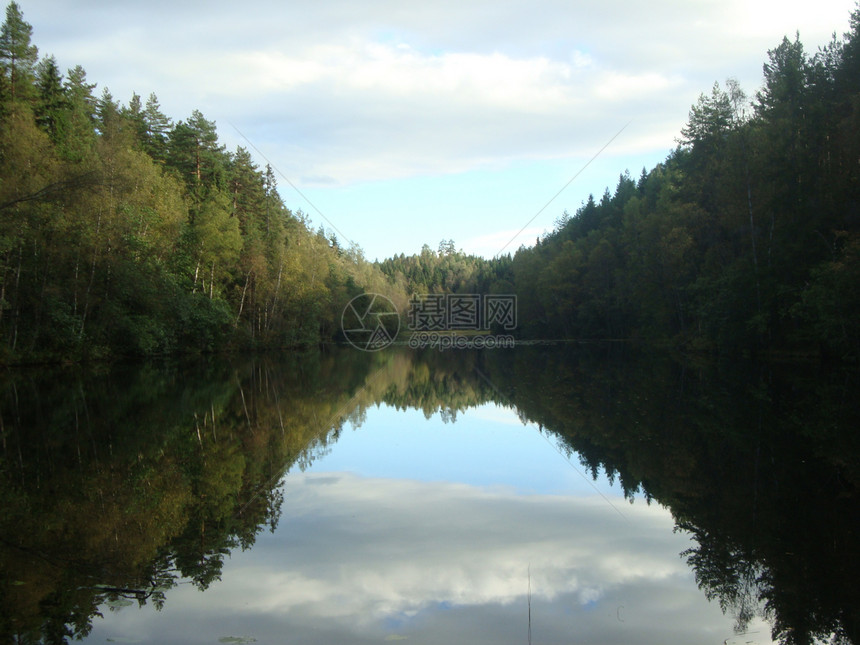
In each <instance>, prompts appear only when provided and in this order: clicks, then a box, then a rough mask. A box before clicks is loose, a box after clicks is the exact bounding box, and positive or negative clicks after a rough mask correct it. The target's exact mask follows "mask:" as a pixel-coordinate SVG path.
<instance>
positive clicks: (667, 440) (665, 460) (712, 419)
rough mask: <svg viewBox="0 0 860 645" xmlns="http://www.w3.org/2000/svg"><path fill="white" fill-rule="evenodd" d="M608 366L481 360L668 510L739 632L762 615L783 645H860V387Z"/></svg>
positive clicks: (791, 372)
mask: <svg viewBox="0 0 860 645" xmlns="http://www.w3.org/2000/svg"><path fill="white" fill-rule="evenodd" d="M615 353H618V354H619V355H618V356H614V355H613V352H610V351H597V352H590V353H589V352H583V351H578V352H575V353H573V352H567V353H563V352H562V353H560V352H559V350H558V348H554V349H553V350H552V351H542V350H538V349H535V350H533V351H531V350H518V351H517V352H516V354H504V353H500V352H497V353H494V354H490V353H488V360H489V365H488V369H489V372H488V373H489V374H491V376H492V379H493V381H494V383H496V385H497V386H498V387H499V388H500V391H501V392H502V393H504V396H509V397H510V401H511V402H513V403H514V404H515V405H516V406H517V408H518V409H519V411H520V412H521V413H523V414H524V415H525V416H527V417H528V418H529V419H531V420H533V421H536V422H538V423H540V424H541V425H542V426H543V427H545V428H548V429H550V430H551V431H553V432H555V433H556V434H557V435H558V436H559V437H560V438H561V439H562V440H563V441H564V442H565V443H566V444H567V445H568V446H570V447H571V448H572V449H574V450H576V451H577V452H578V453H579V455H580V457H581V460H582V462H583V465H584V466H585V467H587V468H588V469H589V470H590V471H591V472H592V473H597V472H598V471H599V470H605V471H606V472H607V473H608V474H609V476H610V477H615V478H617V479H618V480H619V481H620V482H621V484H622V486H623V487H624V490H625V492H626V494H627V495H628V496H630V497H631V499H632V496H633V495H635V494H636V493H637V492H642V493H644V495H645V496H646V498H649V499H650V498H654V499H656V500H657V501H659V502H660V503H662V504H665V505H666V506H668V507H669V508H670V509H671V510H672V513H673V515H674V517H675V519H676V523H677V525H678V527H679V528H680V529H683V530H685V531H688V532H690V533H691V534H692V536H693V537H694V539H695V540H696V542H697V546H696V547H694V548H693V549H691V550H690V551H688V552H687V553H686V554H685V555H686V556H687V559H688V562H689V564H690V565H691V566H692V567H693V569H694V570H695V572H696V576H697V580H698V582H699V585H700V587H701V588H702V589H703V591H704V592H705V593H706V594H707V595H708V596H709V597H710V598H714V599H716V600H718V601H719V602H720V604H721V605H722V606H723V607H724V609H726V610H729V611H731V612H732V613H733V614H734V615H735V617H736V618H737V623H738V628H739V630H741V631H742V630H743V628H744V626H745V625H746V624H747V623H748V621H749V620H750V618H752V616H753V615H754V614H755V613H756V612H760V613H763V614H764V615H765V616H766V617H768V618H769V619H770V620H771V622H772V625H773V631H774V636H775V638H779V639H780V640H781V641H783V642H786V643H809V642H813V641H814V640H815V639H821V638H830V637H831V636H832V637H833V638H835V639H837V640H839V639H843V640H845V641H850V642H860V631H858V619H860V610H858V607H860V603H858V600H860V598H858V592H857V589H856V580H857V579H860V571H858V558H857V556H858V555H860V554H858V539H857V532H856V527H857V526H860V512H858V504H857V488H858V483H860V476H858V475H860V473H858V465H860V459H858V454H860V445H858V437H857V434H856V428H857V427H858V421H860V419H858V410H857V407H856V403H855V402H854V400H853V397H854V396H855V395H856V392H857V391H860V390H858V382H857V381H858V377H857V375H856V374H849V375H846V374H844V373H843V374H838V375H837V374H829V373H827V372H825V371H823V370H822V371H821V372H820V373H816V372H817V370H814V369H811V368H810V367H809V366H801V367H800V368H795V369H790V368H788V367H785V366H777V365H774V366H766V367H762V366H752V365H740V366H735V367H734V368H724V369H722V370H719V369H716V368H711V367H702V366H699V367H691V366H686V367H683V366H679V365H676V364H675V363H673V362H672V361H670V360H668V359H660V358H656V357H653V356H647V357H640V356H630V355H629V354H630V352H629V351H624V352H622V351H621V350H617V351H616V352H615ZM623 353H626V354H628V355H627V356H624V355H621V354H623Z"/></svg>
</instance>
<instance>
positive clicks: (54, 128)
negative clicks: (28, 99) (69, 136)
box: [35, 56, 69, 143]
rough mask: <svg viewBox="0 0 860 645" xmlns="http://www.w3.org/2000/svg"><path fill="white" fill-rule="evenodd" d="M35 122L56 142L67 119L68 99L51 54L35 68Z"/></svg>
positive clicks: (61, 77)
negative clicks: (36, 93)
mask: <svg viewBox="0 0 860 645" xmlns="http://www.w3.org/2000/svg"><path fill="white" fill-rule="evenodd" d="M36 89H37V91H38V96H37V99H36V110H35V115H36V123H37V124H38V125H39V127H40V128H42V129H43V130H44V131H45V132H47V133H48V136H50V137H51V140H52V141H53V142H54V143H57V142H58V141H59V140H60V138H61V136H62V132H63V130H64V126H65V123H66V121H67V120H68V110H69V101H68V98H67V97H66V90H65V88H64V87H63V75H62V74H61V73H60V70H59V68H58V67H57V61H56V59H55V58H54V57H53V56H49V57H48V58H44V59H42V60H41V61H40V62H39V66H38V68H37V70H36Z"/></svg>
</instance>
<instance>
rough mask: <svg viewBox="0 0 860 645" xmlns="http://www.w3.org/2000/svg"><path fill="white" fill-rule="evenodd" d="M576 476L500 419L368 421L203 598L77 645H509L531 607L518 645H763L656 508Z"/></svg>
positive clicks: (119, 620) (290, 488)
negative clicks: (726, 605)
mask: <svg viewBox="0 0 860 645" xmlns="http://www.w3.org/2000/svg"><path fill="white" fill-rule="evenodd" d="M576 463H578V462H577V459H576V457H575V455H574V457H573V464H576ZM575 470H576V468H575V467H573V466H572V464H571V463H570V462H568V461H567V459H566V458H565V457H564V456H562V455H560V454H559V453H558V452H557V450H556V448H555V446H554V445H553V444H552V443H551V442H548V441H546V438H545V437H543V436H542V435H541V434H540V433H539V432H538V430H537V428H536V427H535V426H534V425H533V424H527V425H524V424H523V423H522V422H521V421H520V420H519V419H518V417H517V415H516V412H515V411H514V410H511V409H505V408H502V407H498V406H496V405H494V404H488V405H484V406H480V407H478V408H473V409H469V410H467V411H465V412H463V413H461V414H459V415H458V416H457V420H456V422H453V423H445V422H443V421H442V418H441V415H440V414H438V413H437V414H435V415H432V416H431V417H430V418H429V419H428V418H425V416H424V414H423V413H422V412H421V411H418V410H406V411H397V410H394V409H393V408H389V407H387V406H379V407H376V408H371V409H369V410H368V412H367V414H366V418H365V420H364V422H363V423H362V424H361V425H360V426H359V427H357V428H352V429H351V430H346V431H345V432H343V433H342V434H341V436H340V438H339V440H338V441H337V442H336V443H335V444H334V445H332V446H331V452H330V453H328V454H326V455H325V456H323V457H321V458H320V459H319V460H317V461H316V462H314V464H313V465H312V466H311V468H309V469H307V470H306V471H304V472H300V471H298V470H294V471H292V472H290V473H288V474H287V476H286V477H285V479H284V481H283V482H282V485H281V490H282V492H283V496H284V501H283V505H282V507H281V516H280V521H279V523H278V528H277V529H276V530H275V531H274V533H268V532H264V533H261V534H260V535H259V537H258V539H257V542H256V544H255V545H254V547H253V548H252V549H250V550H248V551H244V552H241V551H239V550H238V549H237V550H234V551H233V553H232V554H231V555H230V558H229V559H228V560H227V562H226V563H225V567H224V571H223V575H222V576H221V579H220V580H219V581H217V582H215V583H213V584H212V586H211V587H210V588H209V589H208V590H207V591H206V592H205V593H202V594H201V593H200V592H198V591H197V590H196V589H194V588H192V587H191V586H190V585H180V586H179V587H177V588H175V589H173V590H171V591H168V592H167V599H166V603H165V607H164V609H163V610H162V611H161V612H154V611H152V609H151V608H146V609H144V610H138V609H137V608H136V607H133V606H132V607H126V608H125V609H123V610H122V611H120V612H115V613H114V612H109V611H105V612H103V613H104V614H105V618H104V620H102V619H96V620H95V621H94V630H93V633H92V635H91V641H92V642H105V640H106V639H107V640H110V641H112V642H141V643H145V642H176V643H214V642H218V641H219V640H220V641H221V642H239V641H242V640H244V641H245V642H252V641H251V639H254V641H253V642H259V643H267V642H290V643H343V644H344V645H359V644H364V643H385V642H403V643H406V645H409V644H410V643H411V644H415V645H419V644H422V645H424V644H426V645H431V644H432V645H438V644H440V643H472V644H475V645H481V644H484V643H486V644H488V645H489V644H492V645H499V644H501V643H524V642H527V629H528V603H529V593H531V606H532V622H533V625H532V627H533V636H534V642H535V643H570V642H588V643H593V644H594V645H600V644H604V643H605V644H606V645H614V644H615V643H623V642H635V643H642V644H643V645H647V644H654V645H658V644H661V643H666V642H672V643H727V644H729V645H738V644H739V643H745V644H746V645H767V644H770V643H771V640H770V638H769V635H770V628H769V627H768V625H767V624H765V623H764V622H762V621H761V620H759V619H755V620H753V621H752V623H751V625H750V626H749V627H748V629H747V631H748V633H746V634H743V635H737V634H735V633H734V631H733V625H734V621H733V618H732V616H731V615H724V614H723V613H722V611H721V610H720V607H719V603H717V602H708V601H707V599H706V597H705V595H704V593H703V592H702V591H700V590H699V589H698V587H697V585H696V582H695V580H694V576H693V573H692V571H691V570H690V568H689V567H688V566H687V564H686V562H685V559H684V558H683V557H681V556H680V554H681V552H682V551H684V550H685V549H687V548H689V547H690V546H692V545H693V543H692V542H691V540H690V538H689V536H688V535H687V534H685V533H684V532H682V531H679V532H675V531H674V530H673V528H674V521H673V519H672V516H671V514H670V512H669V511H668V510H667V509H665V508H663V507H661V506H660V505H659V504H656V503H653V504H646V503H645V502H644V500H642V499H637V500H636V501H635V502H634V503H633V504H630V503H628V502H627V501H626V500H625V499H624V498H623V497H622V495H621V492H620V490H619V488H618V486H617V484H616V485H612V484H610V482H608V481H607V480H606V478H605V477H602V476H601V477H599V478H598V479H597V481H595V482H590V483H587V484H585V483H584V482H583V480H582V478H581V477H579V475H578V474H577V473H576V472H574V471H575ZM589 479H590V478H589ZM231 638H232V639H234V640H233V641H228V640H223V639H231Z"/></svg>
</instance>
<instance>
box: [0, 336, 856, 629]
mask: <svg viewBox="0 0 860 645" xmlns="http://www.w3.org/2000/svg"><path fill="white" fill-rule="evenodd" d="M761 369H762V370H763V371H760V372H758V373H756V374H754V375H751V374H750V370H749V369H745V370H743V371H742V373H744V374H745V375H746V376H745V377H744V378H741V379H740V380H738V379H737V378H736V379H735V380H726V377H727V375H725V374H720V373H719V370H717V371H716V372H714V371H712V370H710V368H709V369H705V368H698V369H692V368H690V367H689V366H688V367H684V366H682V365H678V364H676V363H674V362H672V361H669V360H668V359H660V360H657V359H654V358H653V357H648V358H646V359H644V360H643V358H642V357H640V356H627V355H625V356H621V357H619V356H615V355H614V353H612V352H610V353H609V354H607V353H606V351H605V350H598V351H596V352H595V351H594V350H591V351H589V352H585V353H583V352H582V350H578V351H574V350H561V349H559V348H555V349H551V350H549V351H548V350H546V349H518V350H515V351H513V352H505V353H501V352H497V353H495V354H493V353H492V352H487V353H486V354H480V353H465V352H461V353H459V354H458V353H449V354H448V355H440V354H438V353H427V354H421V355H420V354H416V353H414V352H408V351H391V352H389V353H387V354H386V353H381V354H379V355H373V356H370V355H361V354H360V353H358V352H330V353H326V354H324V355H310V356H303V357H298V356H284V357H280V358H278V359H273V358H269V359H266V360H257V361H255V360H247V361H237V360H233V361H215V360H209V361H200V362H193V363H183V364H158V365H154V364H149V365H144V366H140V365H127V366H120V367H116V368H113V369H109V370H108V369H103V370H101V371H95V372H93V371H92V370H90V371H87V372H79V371H67V372H64V373H51V374H45V373H43V372H33V371H30V372H26V371H25V372H24V373H20V374H16V375H14V376H9V377H8V379H7V381H6V382H5V383H4V384H3V385H4V390H3V392H4V398H3V407H2V422H3V432H4V434H3V440H4V441H3V446H2V450H3V452H2V459H3V461H2V466H3V471H2V472H3V476H4V478H3V486H4V489H5V491H4V492H5V494H4V498H5V499H8V500H10V503H9V504H8V506H7V507H6V509H5V511H4V512H3V514H2V520H3V522H2V531H3V533H2V549H0V558H2V560H0V574H2V577H3V580H4V581H5V582H3V583H0V585H2V586H0V589H2V596H0V600H2V603H3V611H2V614H3V615H5V616H7V618H5V619H3V620H5V622H0V626H2V629H3V638H4V640H10V639H11V640H14V639H15V638H18V639H19V641H20V642H30V640H34V639H38V638H40V637H41V638H43V639H44V640H45V641H46V642H51V641H55V642H56V641H61V640H62V639H63V638H66V639H69V640H70V639H73V638H75V637H83V638H84V639H85V640H87V641H88V642H125V643H130V642H140V643H156V642H157V643H165V642H175V643H218V642H221V643H241V642H259V643H267V642H270V643H309V644H310V643H314V644H315V643H347V644H349V643H380V642H404V643H421V644H425V643H426V644H440V643H452V642H453V643H529V642H533V643H607V644H609V643H620V642H634V643H667V642H668V643H715V644H718V643H725V642H728V643H750V644H752V643H770V642H772V633H771V632H772V630H774V629H775V630H776V632H777V633H775V634H774V635H773V636H775V637H777V638H778V639H782V640H786V633H788V635H789V636H791V637H792V638H795V642H804V641H803V640H802V639H799V638H798V636H804V635H803V634H799V632H798V627H797V625H802V626H804V629H806V630H807V634H806V635H805V636H808V637H809V638H811V637H812V636H813V635H816V632H815V631H814V629H818V630H819V632H821V633H824V632H827V633H837V634H841V635H842V636H843V637H845V638H849V637H850V636H851V634H850V629H852V628H853V627H852V625H855V626H856V623H851V621H852V620H855V619H856V615H857V614H856V611H857V610H856V600H857V598H856V591H853V587H854V583H853V582H852V580H853V578H851V577H850V576H852V575H853V573H852V567H854V568H855V569H856V566H857V565H856V561H855V562H847V561H846V558H847V557H848V556H850V555H851V554H856V553H857V550H856V540H857V538H856V534H854V535H852V534H851V531H850V528H849V527H850V526H851V525H852V524H851V523H852V522H853V521H854V520H855V519H856V512H857V510H856V504H855V503H853V502H854V500H855V499H856V498H853V497H852V495H853V494H854V492H855V490H856V489H855V486H856V483H857V480H856V479H852V478H854V477H856V475H857V462H856V460H854V459H853V457H852V455H851V454H850V452H849V449H853V448H856V439H853V438H852V437H853V435H852V434H851V433H850V432H849V433H848V434H847V436H843V433H842V432H841V430H840V428H841V427H843V426H845V427H847V424H849V423H851V422H853V421H855V420H856V419H855V418H854V415H856V410H855V408H854V406H853V403H852V402H851V401H849V400H847V399H846V398H845V396H844V393H843V394H842V395H840V392H845V391H847V390H844V388H850V387H852V384H853V381H851V377H846V376H844V375H840V378H839V379H835V380H828V379H826V378H823V375H819V376H821V377H822V378H816V379H815V383H817V384H818V386H817V387H819V388H824V390H822V391H819V392H817V393H814V392H807V391H806V388H809V387H811V386H810V385H809V383H808V382H807V381H805V380H804V379H807V378H809V377H810V374H809V370H808V369H806V370H801V373H802V375H803V376H802V378H801V377H798V376H796V374H795V373H794V372H792V371H791V370H788V371H789V372H791V374H789V375H788V376H784V375H782V372H780V374H775V373H774V370H773V368H772V367H771V368H767V369H764V368H761ZM783 371H784V370H783ZM783 378H785V379H787V380H785V381H784V382H783V380H782V379H783ZM797 378H800V380H796V379H797ZM840 379H841V380H840ZM846 379H847V380H846ZM840 388H842V390H840ZM813 395H815V397H816V398H815V400H814V402H813V403H808V405H807V397H812V396H813ZM840 396H842V397H843V398H842V399H841V400H840V398H839V397H840ZM782 397H787V398H788V399H791V400H792V403H793V405H794V407H792V408H791V409H784V405H783V403H784V401H783V399H782ZM828 397H829V398H828ZM810 400H811V399H810ZM840 401H841V403H840ZM822 406H824V407H826V410H822ZM775 415H776V418H774V416H775ZM798 415H805V416H802V418H801V417H799V416H798ZM791 423H794V424H795V425H796V426H797V427H792V426H791V425H790V424H791ZM825 429H826V432H827V433H828V434H827V436H819V435H820V434H821V432H824V431H825ZM775 433H780V435H786V434H788V435H790V437H788V438H786V437H782V439H781V444H780V446H775V445H773V435H774V434H775ZM795 435H797V436H795ZM792 441H793V442H794V443H792ZM855 454H856V453H855ZM792 459H794V460H796V461H795V462H794V463H786V462H788V461H790V460H792ZM775 460H778V461H779V462H780V463H779V464H778V465H777V464H776V463H775ZM786 472H789V473H792V474H791V476H790V477H786V475H785V473H786ZM824 477H827V478H828V479H827V481H825V480H824V479H823V478H824ZM810 480H812V481H815V482H816V485H817V488H818V489H819V490H818V491H817V492H810V491H808V490H806V489H807V488H808V485H807V484H808V483H809V481H810ZM715 483H716V484H717V485H716V486H715ZM799 491H801V492H803V491H805V492H803V493H802V494H804V495H806V496H807V498H805V499H798V498H797V495H799V494H801V492H799ZM810 495H811V496H812V497H811V498H809V496H810ZM822 500H824V501H822ZM822 504H824V505H825V506H822ZM807 507H809V508H807ZM840 514H841V515H842V517H841V518H838V517H837V516H839V515H840ZM798 522H800V523H802V525H803V526H805V527H806V529H807V531H806V532H807V533H808V534H809V535H807V536H805V537H807V538H809V539H808V540H803V539H802V537H804V536H801V535H791V533H792V532H793V533H798V532H797V531H794V528H796V526H797V523H798ZM828 523H829V524H828ZM821 540H827V541H828V547H827V548H824V546H823V544H822V543H821ZM786 554H790V555H786ZM811 565H812V566H815V567H817V571H810V566H811ZM840 577H842V579H840ZM798 581H800V582H802V583H803V584H805V585H806V586H805V587H804V588H802V589H801V590H800V591H798V589H796V588H795V585H796V584H797V583H798ZM810 583H812V584H816V583H817V585H816V586H810ZM781 584H782V585H784V586H780V585H781ZM786 593H789V594H794V595H792V596H791V597H786ZM852 593H854V596H852V595H851V594H852ZM789 603H794V604H792V605H791V611H793V612H797V611H798V610H797V606H798V605H799V606H801V607H802V608H804V609H808V610H809V613H814V614H815V615H814V617H813V618H812V619H810V618H809V617H808V616H806V615H803V616H800V615H790V612H789V611H788V610H786V609H784V607H789ZM852 607H853V612H854V613H853V614H852V613H851V612H852ZM724 610H725V611H724ZM827 612H830V613H829V614H827ZM801 613H802V611H801ZM813 619H814V620H818V621H823V626H821V627H819V626H816V625H814V624H813V622H812V620H813ZM791 621H795V622H791ZM783 625H787V626H788V628H787V632H786V627H783ZM811 628H814V629H811ZM780 630H782V631H780ZM805 636H804V637H805Z"/></svg>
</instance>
